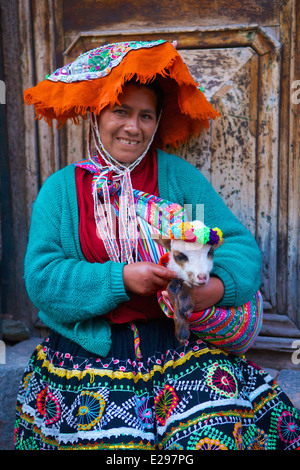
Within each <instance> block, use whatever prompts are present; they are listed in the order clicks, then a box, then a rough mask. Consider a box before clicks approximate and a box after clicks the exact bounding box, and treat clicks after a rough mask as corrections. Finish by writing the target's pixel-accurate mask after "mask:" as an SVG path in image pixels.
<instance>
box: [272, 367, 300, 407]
mask: <svg viewBox="0 0 300 470" xmlns="http://www.w3.org/2000/svg"><path fill="white" fill-rule="evenodd" d="M276 382H277V383H278V385H279V386H280V387H281V388H282V390H283V391H284V392H285V393H286V395H287V396H288V397H289V399H290V400H291V402H292V403H293V405H294V407H295V408H297V409H298V410H299V411H300V370H297V371H296V370H287V369H283V370H281V371H280V372H279V375H278V377H277V379H276Z"/></svg>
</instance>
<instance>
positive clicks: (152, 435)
mask: <svg viewBox="0 0 300 470" xmlns="http://www.w3.org/2000/svg"><path fill="white" fill-rule="evenodd" d="M25 100H26V102H27V103H28V104H31V103H33V104H34V105H35V108H36V112H37V115H38V116H40V117H44V118H45V119H46V120H47V121H48V122H51V121H52V119H54V118H55V119H57V120H58V122H59V123H60V124H63V123H64V122H65V121H66V120H67V119H73V120H75V121H76V120H77V118H78V116H79V115H83V116H85V115H86V114H87V113H88V112H89V113H90V135H89V146H88V148H89V160H88V161H82V162H78V163H77V164H75V165H70V166H67V167H66V168H64V169H62V170H60V171H58V172H57V173H55V174H54V175H52V176H51V177H50V178H49V179H48V180H47V181H46V182H45V184H44V185H43V187H42V189H41V191H40V194H39V196H38V198H37V200H36V202H35V204H34V208H33V213H32V221H31V228H30V236H29V243H28V249H27V254H26V259H25V281H26V286H27V290H28V293H29V296H30V297H31V299H32V301H33V302H34V303H35V305H36V306H37V307H38V308H39V310H40V313H39V316H40V318H41V319H42V320H43V322H44V323H45V324H46V325H47V326H48V327H49V328H50V329H51V334H50V335H49V337H48V338H46V339H45V341H43V342H42V344H41V345H40V346H38V347H37V349H36V351H35V352H34V353H33V355H32V358H31V360H30V363H29V365H28V368H27V369H26V371H25V373H24V377H23V380H22V383H21V386H20V391H19V395H18V403H17V420H16V430H15V443H16V449H29V448H32V449H77V448H80V449H147V450H151V449H166V450H171V449H177V450H193V449H196V450H200V449H202V450H203V449H224V450H225V449H295V448H297V447H299V443H300V436H299V433H300V421H299V416H298V415H297V412H296V410H295V409H294V408H293V406H292V404H291V403H290V401H289V399H288V398H287V397H286V396H285V395H284V394H283V392H282V391H281V390H280V389H279V387H278V386H277V384H276V383H274V382H273V380H272V379H271V377H270V376H269V375H268V374H267V373H266V372H264V371H263V370H261V369H260V368H258V367H257V366H256V365H255V364H252V363H250V362H249V361H247V360H246V359H245V358H244V357H243V356H241V355H240V353H242V352H245V351H246V350H247V348H248V347H249V345H250V344H251V343H252V341H253V340H254V338H255V336H256V335H257V332H258V330H259V325H260V322H261V306H260V295H259V293H258V292H257V291H258V289H259V284H260V275H259V272H260V254H259V250H258V248H257V245H256V243H255V240H254V239H253V237H252V236H251V235H250V233H249V232H248V231H247V230H246V229H244V227H242V225H241V224H240V223H239V222H238V220H237V219H236V218H235V217H234V216H233V215H232V214H231V212H230V211H229V210H228V208H227V207H226V206H225V205H224V203H223V202H222V200H221V198H220V197H219V196H218V195H217V194H216V193H215V192H214V190H213V189H212V188H211V186H210V185H209V183H208V182H207V181H206V180H205V178H204V177H203V176H202V175H201V173H200V172H199V171H198V170H196V169H195V168H194V167H193V166H192V165H190V164H189V163H187V162H186V161H184V160H182V159H180V158H178V157H176V156H175V155H169V154H167V153H165V152H164V151H163V150H160V149H159V147H162V148H164V147H165V146H166V145H168V144H171V145H173V146H174V145H175V146H176V145H179V144H180V143H182V142H185V141H186V140H187V139H188V138H189V137H190V136H191V135H197V134H199V132H200V131H201V130H202V129H203V128H204V127H207V126H208V120H209V118H215V117H216V116H217V113H216V112H215V110H214V109H213V108H212V106H211V105H210V104H209V103H208V102H207V101H206V99H205V97H204V95H203V93H202V92H201V91H200V90H199V88H198V86H197V84H196V83H195V82H194V80H193V79H192V77H191V75H190V73H189V71H188V69H187V67H186V66H185V65H184V63H183V62H182V59H181V57H180V55H179V54H178V53H177V52H176V50H175V48H174V47H173V46H172V45H171V44H169V43H168V42H165V41H156V42H154V41H153V42H131V43H121V44H114V45H108V46H103V47H101V48H97V49H95V50H93V51H89V52H88V53H86V54H83V55H82V56H80V57H79V58H78V59H77V60H76V61H74V63H73V64H70V65H69V66H67V67H64V68H63V69H60V70H58V71H56V72H55V73H54V74H52V75H51V76H50V77H48V78H47V80H45V81H44V82H41V83H40V84H38V85H37V87H34V88H33V89H30V90H27V91H26V92H25ZM93 145H94V147H95V151H93ZM137 202H138V203H137ZM134 203H137V204H134ZM185 204H192V205H193V218H195V210H196V205H197V204H204V207H205V222H206V224H207V225H208V226H210V227H220V228H221V229H222V231H223V236H224V239H225V240H226V242H225V244H224V245H223V246H222V247H221V248H219V249H218V250H217V252H216V255H215V260H214V268H213V271H212V276H211V278H210V280H209V282H208V283H207V284H206V285H205V286H201V287H195V288H194V291H193V292H194V300H195V308H194V310H195V313H193V315H192V317H191V318H190V319H189V320H190V321H191V325H192V323H193V324H196V327H195V328H194V332H192V333H191V336H190V338H189V340H188V341H186V342H185V343H184V344H181V343H179V342H178V341H177V339H176V337H175V334H174V325H173V321H172V319H169V318H167V317H166V316H165V315H164V313H163V309H164V310H165V306H166V303H167V301H168V299H167V294H166V292H165V287H166V285H167V284H168V283H169V281H170V280H172V279H174V278H175V276H176V275H175V273H173V272H172V271H171V270H169V269H168V268H166V267H164V266H160V265H158V264H157V261H158V258H157V253H160V252H159V249H158V248H157V252H156V253H155V249H153V250H152V251H151V249H152V248H153V243H152V241H150V238H151V237H149V236H148V238H147V237H145V238H143V237H142V236H141V232H142V227H144V229H145V230H146V231H147V230H150V231H151V230H152V229H151V228H150V227H151V226H152V222H153V221H152V219H151V220H150V218H151V217H150V218H149V217H148V218H147V222H148V224H145V225H143V223H142V221H141V219H142V217H141V216H142V214H145V213H146V212H147V213H148V212H149V210H148V209H149V207H150V205H151V210H152V209H153V210H154V212H155V211H156V210H158V211H160V214H167V216H166V220H169V219H168V216H170V214H173V213H174V208H176V210H177V209H178V208H179V207H181V206H184V205H185ZM178 205H180V206H178ZM145 208H146V210H145ZM170 208H171V209H170ZM150 212H151V211H150ZM155 213H156V212H155ZM179 213H181V212H180V210H179ZM153 219H155V217H153ZM156 223H157V220H156ZM145 227H146V228H145ZM156 228H158V229H161V228H162V227H161V225H160V226H156ZM148 235H149V232H148ZM162 294H163V295H162ZM214 306H216V307H214ZM221 306H225V307H228V308H227V309H226V308H223V307H221ZM170 307H172V306H170ZM229 307H232V308H229ZM233 307H236V308H233ZM241 318H242V320H241ZM194 326H195V325H194ZM201 338H203V339H201ZM219 346H221V347H222V348H223V349H219V348H218V347H219ZM232 353H234V354H232Z"/></svg>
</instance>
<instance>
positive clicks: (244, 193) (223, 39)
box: [65, 26, 280, 309]
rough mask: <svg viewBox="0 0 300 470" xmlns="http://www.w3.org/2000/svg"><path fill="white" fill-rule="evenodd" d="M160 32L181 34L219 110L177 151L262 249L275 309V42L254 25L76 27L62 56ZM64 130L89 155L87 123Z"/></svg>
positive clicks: (181, 44) (182, 46)
mask: <svg viewBox="0 0 300 470" xmlns="http://www.w3.org/2000/svg"><path fill="white" fill-rule="evenodd" d="M157 37H160V38H163V39H168V40H170V41H171V40H173V39H176V40H177V41H178V46H177V49H178V51H179V52H180V53H181V54H182V56H183V58H184V60H185V61H186V62H187V64H188V65H189V66H190V69H191V73H192V74H193V75H194V77H195V79H196V80H197V81H198V82H199V83H200V85H202V86H203V87H204V91H205V93H206V95H207V97H208V99H210V100H211V102H212V103H213V104H214V106H215V107H216V109H217V110H218V111H219V112H220V114H221V118H218V119H217V120H216V121H215V122H213V123H212V125H211V129H210V131H209V132H207V133H204V135H202V136H201V137H200V138H199V139H193V141H192V142H191V143H190V144H189V145H188V146H184V147H182V148H181V149H179V151H178V152H177V153H178V154H179V155H180V156H182V158H186V159H188V160H189V161H191V162H192V163H193V164H194V165H195V166H196V167H198V168H200V169H201V170H202V171H203V173H204V174H205V176H207V177H208V179H209V180H210V181H211V183H212V184H213V186H214V187H215V189H216V190H217V191H218V192H219V193H220V195H221V196H222V198H223V199H224V201H225V202H226V204H227V205H228V206H229V207H230V209H231V210H232V211H233V212H234V213H235V215H236V216H237V217H238V218H239V219H240V220H241V222H242V223H243V224H244V225H245V226H246V227H248V228H249V230H251V232H252V233H253V235H254V236H255V237H256V239H257V241H258V243H259V246H260V248H261V250H262V253H263V268H262V278H263V281H262V292H263V295H264V299H265V304H266V305H267V306H268V307H269V308H272V309H274V308H276V250H277V246H276V243H277V240H276V234H277V161H278V119H279V116H278V112H279V106H278V104H279V83H280V69H279V62H280V44H279V42H278V41H277V40H276V39H275V38H274V37H273V36H271V35H269V34H268V32H267V31H266V30H264V29H263V28H261V27H258V26H254V27H245V26H234V27H228V28H214V27H211V28H205V30H202V29H201V28H200V29H199V28H190V29H189V28H185V29H178V28H176V29H172V30H171V29H168V30H165V31H163V30H161V31H159V32H158V31H156V32H154V31H153V32H149V30H144V31H140V32H139V33H138V34H137V33H136V32H132V33H131V32H129V31H124V32H115V31H110V32H109V33H108V32H107V31H105V32H98V31H97V32H80V33H78V35H77V36H76V37H75V38H74V40H73V41H72V43H71V44H70V45H69V46H68V48H67V49H66V51H65V62H69V61H70V60H73V59H74V58H75V57H76V56H77V55H78V54H79V53H82V52H85V51H86V50H88V49H90V48H93V47H96V45H97V44H103V43H105V42H107V41H108V40H109V42H115V41H116V42H117V41H124V40H134V39H140V38H142V39H154V38H157ZM68 132H69V134H68V135H69V140H70V139H71V141H70V143H69V144H68V149H69V151H70V149H71V150H72V149H75V148H77V150H78V149H80V150H81V151H82V152H83V153H84V154H86V153H85V148H84V147H83V143H82V142H83V136H85V135H86V123H83V124H82V128H81V129H80V130H79V129H74V128H72V129H71V126H69V131H68ZM75 142H77V143H78V145H74V143H75ZM203 149H204V151H203ZM74 157H75V159H77V155H76V153H75V154H74V152H72V151H71V153H70V154H69V155H68V161H74ZM79 158H81V156H79Z"/></svg>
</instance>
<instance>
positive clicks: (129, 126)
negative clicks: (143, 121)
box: [124, 116, 139, 133]
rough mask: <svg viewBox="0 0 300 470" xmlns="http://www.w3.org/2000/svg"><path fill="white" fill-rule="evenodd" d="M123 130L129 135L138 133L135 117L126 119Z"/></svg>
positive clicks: (137, 123)
mask: <svg viewBox="0 0 300 470" xmlns="http://www.w3.org/2000/svg"><path fill="white" fill-rule="evenodd" d="M124 129H125V130H126V131H128V132H131V133H137V132H139V121H138V117H137V116H130V117H128V119H127V121H126V123H125V126H124Z"/></svg>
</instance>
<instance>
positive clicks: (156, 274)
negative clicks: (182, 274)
mask: <svg viewBox="0 0 300 470" xmlns="http://www.w3.org/2000/svg"><path fill="white" fill-rule="evenodd" d="M176 276H177V275H176V273H175V272H174V271H171V270H170V269H168V268H165V267H164V266H159V265H158V264H155V263H150V262H146V261H141V262H138V263H133V264H126V265H125V266H124V269H123V280H124V286H125V290H126V291H129V292H134V293H135V294H139V295H152V294H155V293H156V292H157V291H158V290H160V289H164V288H166V286H167V285H168V284H169V282H170V281H172V280H173V279H175V278H176Z"/></svg>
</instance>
